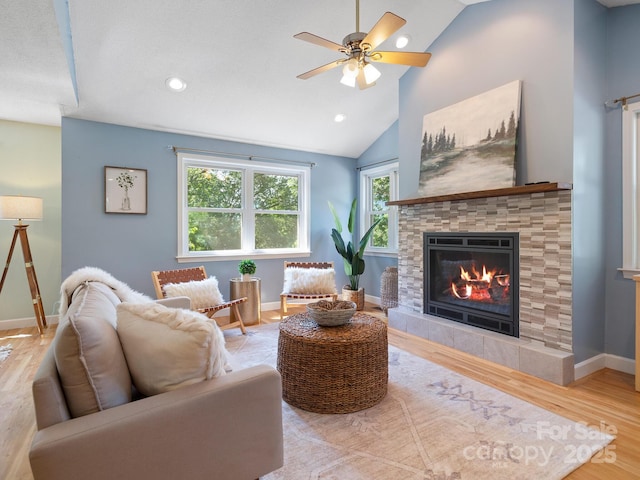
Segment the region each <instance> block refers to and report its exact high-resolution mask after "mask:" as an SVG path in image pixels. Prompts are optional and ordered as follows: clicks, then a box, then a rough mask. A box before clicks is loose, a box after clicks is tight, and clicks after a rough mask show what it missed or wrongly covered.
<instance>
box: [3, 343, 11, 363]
mask: <svg viewBox="0 0 640 480" xmlns="http://www.w3.org/2000/svg"><path fill="white" fill-rule="evenodd" d="M11 350H13V347H12V346H11V344H9V345H0V362H2V361H3V360H6V359H7V358H9V355H10V354H11Z"/></svg>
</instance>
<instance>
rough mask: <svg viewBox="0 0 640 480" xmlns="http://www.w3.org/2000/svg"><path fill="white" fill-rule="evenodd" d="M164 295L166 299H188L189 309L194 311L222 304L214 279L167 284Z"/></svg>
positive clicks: (216, 281) (216, 282)
mask: <svg viewBox="0 0 640 480" xmlns="http://www.w3.org/2000/svg"><path fill="white" fill-rule="evenodd" d="M164 293H165V294H166V295H167V297H189V298H190V299H191V308H193V309H194V310H198V309H200V308H207V307H215V306H216V305H220V304H221V303H224V299H223V298H222V294H221V293H220V290H219V289H218V280H217V279H216V277H209V278H206V279H204V280H192V281H191V282H182V283H167V284H166V285H165V286H164Z"/></svg>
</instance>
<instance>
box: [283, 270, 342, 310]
mask: <svg viewBox="0 0 640 480" xmlns="http://www.w3.org/2000/svg"><path fill="white" fill-rule="evenodd" d="M290 267H297V268H327V269H329V268H330V269H332V270H333V262H286V261H285V262H284V269H285V271H286V269H287V268H290ZM321 298H330V299H331V300H333V301H335V300H337V298H338V294H337V293H336V292H334V293H290V292H282V293H281V294H280V320H282V319H283V318H284V317H285V316H286V315H287V300H288V299H291V300H315V299H321Z"/></svg>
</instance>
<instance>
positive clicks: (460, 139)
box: [418, 80, 521, 197]
mask: <svg viewBox="0 0 640 480" xmlns="http://www.w3.org/2000/svg"><path fill="white" fill-rule="evenodd" d="M520 83H521V82H520V80H516V81H513V82H510V83H508V84H506V85H503V86H502V87H498V88H494V89H493V90H489V91H487V92H484V93H481V94H480V95H476V96H475V97H471V98H468V99H466V100H463V101H461V102H459V103H456V104H453V105H450V106H448V107H445V108H443V109H440V110H437V111H435V112H432V113H428V114H427V115H425V116H424V119H423V122H422V139H421V140H422V145H421V150H420V186H419V190H418V193H419V194H420V195H421V196H423V197H434V196H439V195H449V194H455V193H464V192H475V191H482V190H493V189H497V188H508V187H513V186H514V185H515V180H516V141H517V132H518V125H519V123H520Z"/></svg>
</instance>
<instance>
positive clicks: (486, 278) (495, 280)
mask: <svg viewBox="0 0 640 480" xmlns="http://www.w3.org/2000/svg"><path fill="white" fill-rule="evenodd" d="M509 280H510V278H509V275H508V274H504V273H502V272H499V271H498V269H490V270H488V269H487V267H486V266H485V265H483V266H482V273H480V272H479V271H477V270H476V269H475V267H472V269H471V271H467V270H465V269H464V267H462V266H460V277H459V278H458V279H455V280H454V281H452V282H451V293H452V294H453V295H454V296H455V297H456V298H459V299H461V300H472V301H477V302H487V301H488V302H499V301H501V300H504V299H508V298H509V286H510V281H509Z"/></svg>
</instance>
